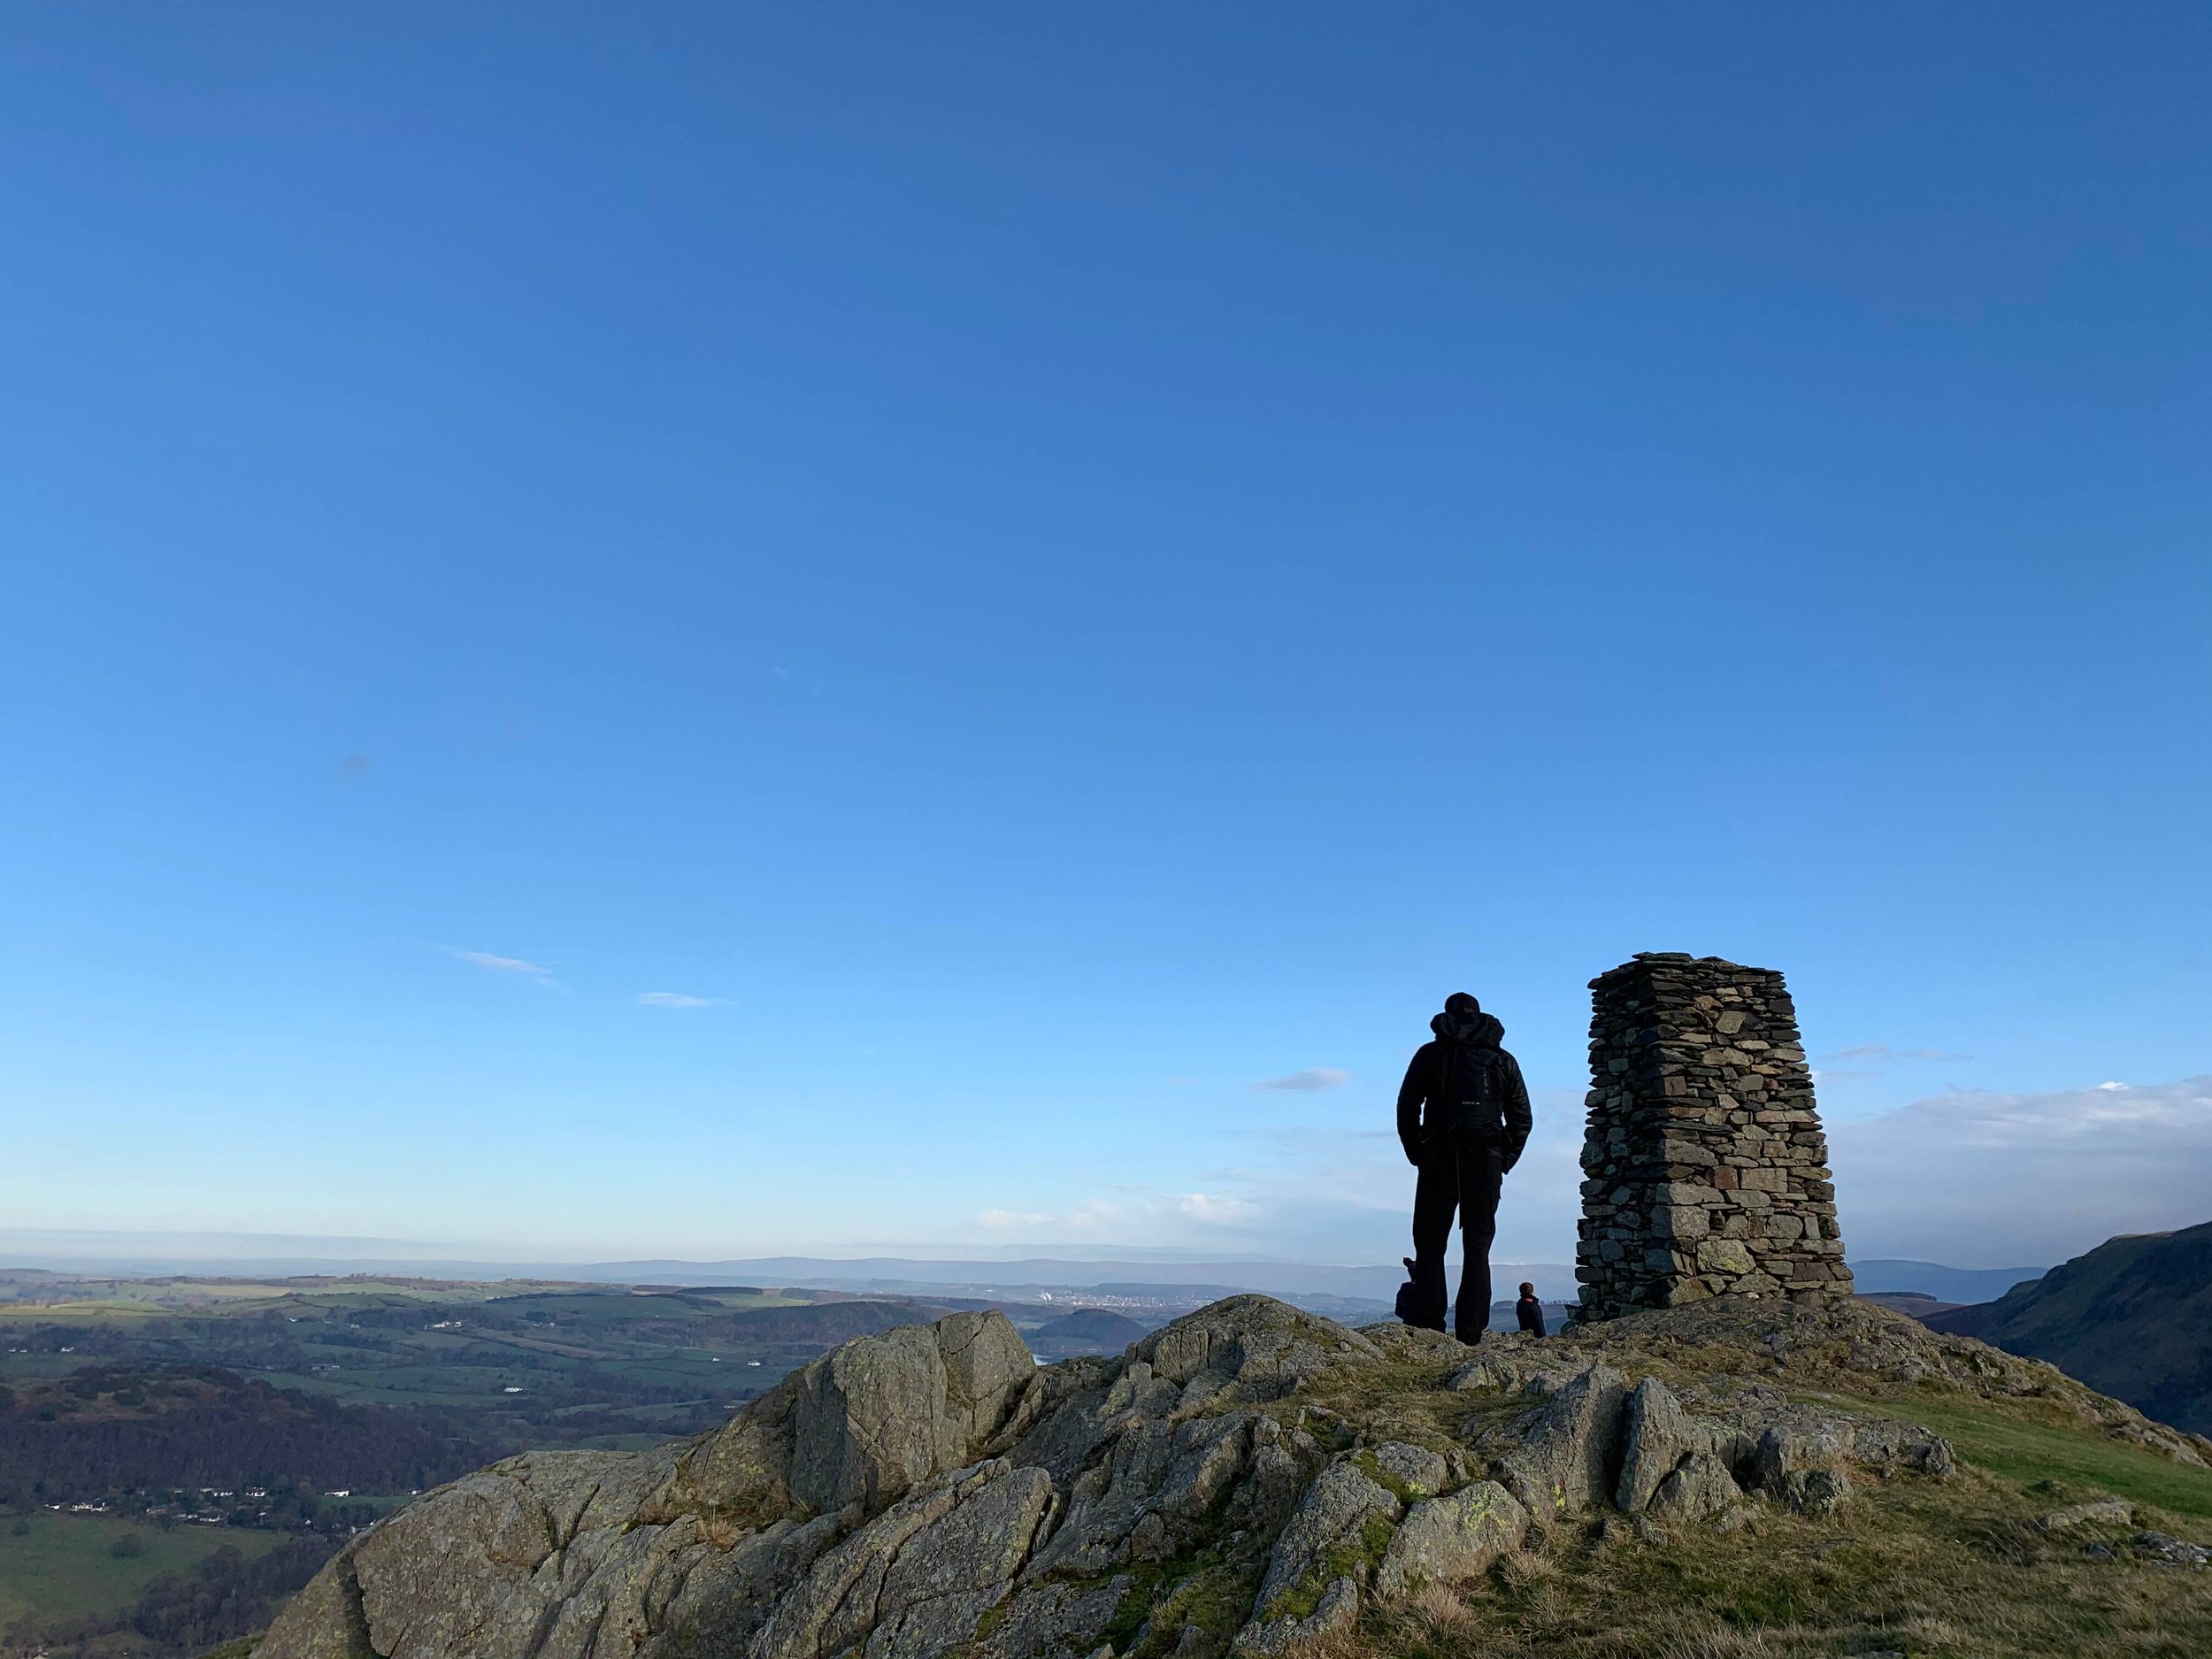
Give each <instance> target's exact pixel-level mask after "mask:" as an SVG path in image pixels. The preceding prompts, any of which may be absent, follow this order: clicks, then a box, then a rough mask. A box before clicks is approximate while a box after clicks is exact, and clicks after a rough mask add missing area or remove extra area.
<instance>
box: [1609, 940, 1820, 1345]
mask: <svg viewBox="0 0 2212 1659" xmlns="http://www.w3.org/2000/svg"><path fill="white" fill-rule="evenodd" d="M1590 991H1591V1000H1592V1013H1591V1018H1590V1072H1591V1089H1590V1094H1589V1108H1590V1121H1589V1128H1588V1131H1587V1133H1586V1135H1585V1138H1584V1141H1583V1147H1582V1172H1583V1174H1584V1176H1585V1177H1586V1179H1584V1181H1583V1183H1582V1226H1581V1233H1582V1237H1581V1241H1580V1243H1579V1244H1578V1247H1577V1248H1576V1252H1575V1254H1576V1257H1577V1260H1576V1263H1575V1277H1576V1278H1577V1279H1579V1280H1580V1281H1581V1284H1582V1306H1581V1310H1580V1316H1581V1317H1583V1318H1585V1319H1609V1318H1612V1317H1616V1316H1617V1315H1620V1314H1624V1313H1632V1312H1634V1311H1636V1310H1638V1309H1640V1308H1672V1307H1678V1306H1680V1305H1681V1304H1682V1303H1684V1302H1697V1301H1701V1300H1702V1299H1703V1298H1705V1297H1707V1296H1717V1295H1721V1294H1729V1293H1733V1294H1739V1295H1754V1296H1776V1297H1780V1296H1786V1297H1789V1298H1790V1299H1792V1300H1793V1301H1799V1302H1808V1301H1814V1300H1817V1299H1820V1298H1823V1297H1828V1296H1839V1295H1849V1294H1851V1270H1850V1269H1849V1268H1847V1267H1846V1266H1845V1265H1844V1261H1843V1235H1842V1233H1841V1230H1840V1229H1839V1227H1838V1226H1837V1225H1836V1189H1835V1187H1834V1184H1833V1182H1832V1178H1831V1175H1830V1172H1829V1169H1828V1142H1827V1138H1826V1137H1825V1136H1824V1135H1823V1134H1822V1133H1821V1131H1820V1115H1819V1113H1818V1112H1817V1111H1816V1110H1815V1108H1814V1105H1813V1079H1812V1073H1811V1071H1809V1070H1808V1069H1807V1067H1806V1064H1805V1049H1804V1047H1803V1045H1802V1044H1801V1042H1800V1041H1798V1033H1797V1009H1796V1005H1795V1004H1794V1003H1793V1002H1791V1001H1790V994H1789V992H1788V991H1787V990H1786V989H1785V988H1784V987H1783V984H1782V976H1781V975H1780V974H1778V973H1777V972H1773V971H1772V970H1770V969H1766V968H1746V967H1741V966H1739V965H1738V964H1735V963H1732V962H1724V961H1722V960H1721V959H1720V958H1719V957H1717V956H1697V957H1693V956H1687V955H1685V954H1682V953H1679V952H1675V951H1647V952H1644V953H1642V954H1640V955H1639V956H1636V958H1635V959H1634V960H1633V961H1631V962H1628V963H1624V964H1622V965H1621V966H1620V967H1617V968H1615V969H1614V970H1613V971H1612V972H1609V973H1604V974H1601V975H1599V976H1598V978H1596V979H1593V980H1592V981H1591V982H1590Z"/></svg>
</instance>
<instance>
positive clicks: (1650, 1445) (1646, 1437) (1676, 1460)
mask: <svg viewBox="0 0 2212 1659" xmlns="http://www.w3.org/2000/svg"><path fill="white" fill-rule="evenodd" d="M1715 1440H1716V1436H1715V1433H1714V1431H1713V1430H1712V1429H1710V1428H1709V1427H1708V1426H1706V1425H1703V1424H1701V1423H1699V1422H1697V1421H1696V1420H1695V1419H1694V1418H1693V1417H1691V1416H1690V1414H1689V1413H1688V1412H1686V1411H1685V1410H1684V1409H1682V1402H1680V1401H1679V1400H1678V1399H1676V1398H1675V1394H1674V1390H1673V1389H1671V1388H1670V1387H1668V1386H1667V1385H1666V1384H1664V1383H1663V1382H1661V1381H1660V1380H1659V1379H1657V1378H1656V1377H1647V1378H1645V1379H1643V1381H1641V1382H1640V1383H1638V1384H1637V1385H1636V1386H1635V1389H1634V1391H1633V1392H1632V1393H1631V1394H1629V1396H1628V1403H1627V1405H1626V1407H1625V1408H1624V1410H1623V1412H1622V1428H1621V1444H1622V1455H1621V1478H1620V1480H1619V1482H1618V1483H1617V1485H1616V1486H1615V1488H1614V1494H1613V1502H1614V1503H1615V1505H1616V1507H1617V1508H1618V1509H1620V1510H1621V1511H1622V1512H1623V1513H1624V1514H1628V1515H1639V1514H1641V1513H1642V1512H1643V1511H1644V1510H1645V1509H1647V1508H1648V1507H1650V1504H1651V1501H1652V1498H1653V1496H1654V1494H1656V1493H1657V1492H1658V1490H1659V1487H1660V1484H1661V1483H1662V1482H1663V1481H1664V1480H1665V1479H1667V1477H1668V1476H1670V1475H1671V1474H1673V1473H1674V1471H1676V1470H1677V1469H1678V1468H1680V1467H1681V1466H1682V1463H1683V1460H1684V1459H1686V1458H1687V1457H1689V1456H1690V1455H1693V1454H1694V1453H1698V1452H1710V1451H1712V1450H1713V1449H1714V1446H1715Z"/></svg>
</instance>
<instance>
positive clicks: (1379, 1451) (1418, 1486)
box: [1368, 1440, 1452, 1498]
mask: <svg viewBox="0 0 2212 1659" xmlns="http://www.w3.org/2000/svg"><path fill="white" fill-rule="evenodd" d="M1368 1455H1369V1456H1371V1457H1372V1458H1373V1459H1374V1460H1375V1466H1376V1467H1377V1468H1378V1469H1379V1470H1380V1471H1382V1472H1383V1473H1384V1475H1386V1476H1387V1477H1388V1478H1389V1480H1390V1481H1391V1482H1392V1483H1394V1485H1395V1486H1397V1487H1398V1489H1399V1490H1400V1492H1401V1493H1402V1494H1403V1495H1405V1496H1406V1497H1409V1498H1432V1497H1434V1496H1436V1494H1438V1493H1440V1492H1441V1491H1443V1490H1444V1488H1445V1487H1447V1486H1450V1485H1451V1483H1452V1466H1451V1464H1450V1463H1448V1462H1447V1461H1446V1460H1445V1459H1444V1458H1443V1457H1442V1456H1441V1455H1440V1454H1438V1453H1436V1452H1432V1451H1431V1450H1430V1449H1429V1448H1427V1447H1425V1446H1415V1445H1413V1444H1412V1443H1410V1442H1409V1441H1406V1440H1386V1441H1384V1442H1383V1443H1382V1444H1381V1445H1380V1446H1378V1447H1375V1448H1373V1449H1372V1450H1371V1451H1370V1452H1369V1453H1368Z"/></svg>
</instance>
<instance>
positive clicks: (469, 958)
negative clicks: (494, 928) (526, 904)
mask: <svg viewBox="0 0 2212 1659" xmlns="http://www.w3.org/2000/svg"><path fill="white" fill-rule="evenodd" d="M446 949H447V950H448V951H449V952H450V953H451V954H452V955H454V956H458V957H460V959H461V960H462V961H464V962H466V963H470V964H474V965H475V966H477V967H480V968H488V969H489V970H490V971H491V972H494V973H526V974H529V975H531V976H532V977H534V978H535V979H550V978H552V977H553V970H552V969H550V968H548V967H543V966H541V965H540V964H537V963H534V962H525V961H524V960H523V959H522V958H521V957H520V956H494V955H493V954H492V953H491V952H490V951H488V950H457V949H454V948H453V947H452V946H450V945H449V946H447V947H446Z"/></svg>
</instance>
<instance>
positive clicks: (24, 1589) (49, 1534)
mask: <svg viewBox="0 0 2212 1659" xmlns="http://www.w3.org/2000/svg"><path fill="white" fill-rule="evenodd" d="M18 1526H22V1527H24V1528H26V1529H27V1530H26V1531H24V1532H17V1531H16V1528H17V1527H18ZM127 1533H128V1534H132V1535H134V1536H135V1537H136V1538H137V1539H138V1540H140V1542H141V1543H142V1545H143V1546H144V1553H143V1554H142V1555H128V1556H119V1555H114V1554H112V1553H111V1551H112V1548H113V1546H114V1544H115V1542H116V1540H118V1539H119V1538H122V1537H123V1536H124V1535H125V1534H127ZM284 1541H285V1534H283V1533H281V1532H253V1531H249V1530H247V1529H244V1528H240V1527H232V1526H173V1527H169V1528H167V1529H166V1530H164V1529H163V1528H161V1527H158V1526H149V1525H143V1524H142V1523H136V1522H132V1521H127V1520H122V1519H119V1518H118V1517H113V1516H106V1515H55V1514H51V1513H46V1512H42V1513H39V1514H36V1515H29V1516H24V1517H8V1518H6V1519H5V1520H0V1628H4V1627H5V1626H6V1625H8V1624H12V1623H13V1622H14V1621H15V1620H17V1619H19V1618H20V1617H23V1616H24V1615H26V1614H35V1615H36V1616H37V1617H41V1618H50V1619H58V1618H80V1617H97V1616H101V1615H105V1614H111V1613H113V1612H115V1611H116V1610H118V1609H121V1608H125V1607H127V1606H129V1605H130V1603H131V1602H133V1601H136V1600H137V1599H138V1597H139V1595H140V1594H142V1593H143V1591H144V1590H145V1588H146V1586H148V1585H150V1584H151V1583H152V1582H153V1581H154V1580H155V1579H156V1578H159V1577H161V1575H162V1574H164V1573H165V1572H189V1571H192V1569H193V1568H195V1567H196V1566H198V1565H199V1564H200V1563H202V1562H203V1561H205V1560H206V1559H207V1558H208V1557H209V1556H210V1555H213V1554H214V1553H215V1552H216V1551H217V1550H219V1549H220V1548H222V1547H223V1546H224V1545H226V1544H228V1545H231V1546H233V1547H234V1548H236V1549H238V1550H239V1551H240V1552H241V1553H242V1554H244V1555H261V1554H263V1553H264V1552H265V1551H267V1550H271V1549H274V1548H276V1547H277V1546H278V1545H280V1544H281V1543H283V1542H284Z"/></svg>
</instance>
